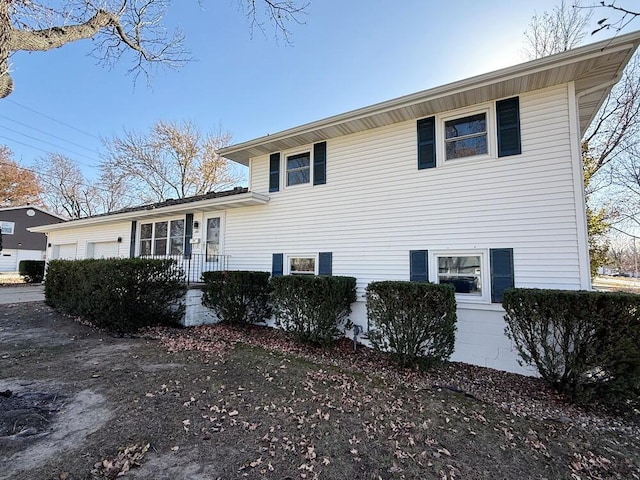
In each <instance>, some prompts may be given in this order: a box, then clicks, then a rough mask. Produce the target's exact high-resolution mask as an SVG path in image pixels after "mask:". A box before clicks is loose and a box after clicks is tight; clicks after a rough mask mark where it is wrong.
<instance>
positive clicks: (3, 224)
mask: <svg viewBox="0 0 640 480" xmlns="http://www.w3.org/2000/svg"><path fill="white" fill-rule="evenodd" d="M7 225H10V226H11V231H10V232H9V231H7V230H6V229H5V227H6V226H7ZM0 229H2V234H3V235H14V234H15V231H16V222H9V221H5V220H2V221H0Z"/></svg>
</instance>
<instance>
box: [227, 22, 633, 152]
mask: <svg viewBox="0 0 640 480" xmlns="http://www.w3.org/2000/svg"><path fill="white" fill-rule="evenodd" d="M639 43H640V31H638V32H632V33H629V34H626V35H622V36H620V37H616V38H613V39H607V40H603V41H601V42H598V43H594V44H590V45H585V46H583V47H579V48H576V49H573V50H568V51H566V52H562V53H558V54H556V55H551V56H548V57H543V58H540V59H536V60H532V61H530V62H526V63H522V64H518V65H514V66H511V67H507V68H504V69H501V70H496V71H493V72H489V73H485V74H482V75H477V76H475V77H471V78H468V79H464V80H460V81H456V82H453V83H449V84H446V85H442V86H439V87H435V88H432V89H429V90H423V91H421V92H417V93H413V94H410V95H406V96H403V97H399V98H396V99H392V100H387V101H385V102H381V103H377V104H375V105H371V106H368V107H364V108H360V109H356V110H352V111H349V112H346V113H342V114H339V115H335V116H331V117H328V118H325V119H322V120H318V121H315V122H311V123H307V124H304V125H300V126H297V127H294V128H290V129H287V130H283V131H281V132H278V133H275V134H272V135H265V136H263V137H259V138H256V139H253V140H249V141H247V142H243V143H239V144H236V145H232V146H229V147H226V148H223V149H221V150H219V152H218V153H219V154H220V155H222V156H224V157H226V158H229V159H231V160H234V161H236V162H238V163H241V164H243V165H248V164H249V160H250V158H251V157H253V156H255V155H256V152H257V151H258V150H265V148H264V147H266V146H268V145H273V144H276V143H283V142H284V143H286V141H287V140H291V141H292V142H294V139H295V138H296V137H298V136H302V135H309V136H312V137H313V136H315V137H317V140H315V141H321V140H327V139H328V138H329V137H327V136H326V135H325V136H324V138H323V130H325V131H326V130H327V129H329V128H332V127H340V126H341V125H346V124H347V123H348V122H354V121H358V120H366V119H368V118H372V117H374V116H375V115H380V114H383V113H388V112H393V111H399V110H401V109H403V108H409V107H411V106H413V105H416V104H421V103H425V102H429V101H433V100H437V99H441V98H445V97H450V96H453V95H456V94H459V93H461V92H464V91H468V90H471V89H478V88H483V87H489V86H491V85H497V84H500V83H503V82H507V81H509V80H513V79H515V78H518V77H525V76H527V75H533V74H535V73H539V72H544V71H549V70H552V69H557V68H560V67H563V66H568V65H572V64H575V63H578V62H586V61H589V60H591V59H594V58H597V57H601V56H603V55H612V54H614V53H616V52H624V51H628V54H627V55H625V56H624V57H623V58H624V59H623V61H621V62H620V68H618V75H617V76H618V78H619V75H620V74H621V72H622V70H623V68H624V65H626V62H628V60H629V58H630V57H631V55H632V54H633V52H634V51H635V49H636V48H637V47H638V44H639ZM561 83H564V82H561ZM551 85H553V83H550V85H549V86H551ZM531 90H533V89H531ZM524 91H526V90H524ZM604 91H605V90H603V92H604ZM606 91H607V92H608V90H606ZM520 93H522V92H520ZM600 104H601V102H600ZM434 113H437V112H434ZM594 115H595V112H593V113H592V114H590V117H591V118H593V116H594ZM417 118H418V117H417ZM398 121H403V120H398ZM391 123H395V122H389V124H391ZM294 143H295V142H294ZM301 144H302V143H301ZM261 147H262V148H261ZM272 151H277V149H276V150H272ZM263 153H264V152H263Z"/></svg>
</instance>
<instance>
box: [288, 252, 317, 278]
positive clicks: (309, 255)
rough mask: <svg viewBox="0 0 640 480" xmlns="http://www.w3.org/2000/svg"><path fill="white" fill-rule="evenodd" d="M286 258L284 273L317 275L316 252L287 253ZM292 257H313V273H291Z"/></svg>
mask: <svg viewBox="0 0 640 480" xmlns="http://www.w3.org/2000/svg"><path fill="white" fill-rule="evenodd" d="M285 258H286V262H287V263H286V267H285V268H286V272H285V274H286V275H317V274H318V254H317V253H299V254H297V253H296V254H287V255H285ZM294 258H313V273H311V272H308V273H307V272H304V273H300V272H298V273H292V272H291V260H292V259H294Z"/></svg>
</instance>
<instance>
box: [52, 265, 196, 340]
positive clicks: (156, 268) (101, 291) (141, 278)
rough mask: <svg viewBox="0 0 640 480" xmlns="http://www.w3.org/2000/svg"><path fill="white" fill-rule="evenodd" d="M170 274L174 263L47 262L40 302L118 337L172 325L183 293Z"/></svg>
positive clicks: (179, 311) (177, 318) (180, 312)
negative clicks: (156, 326) (41, 300)
mask: <svg viewBox="0 0 640 480" xmlns="http://www.w3.org/2000/svg"><path fill="white" fill-rule="evenodd" d="M175 273H176V265H175V261H174V260H152V259H143V258H127V259H107V260H94V259H91V260H52V261H50V262H49V266H48V269H47V277H46V281H45V289H44V293H45V302H46V303H47V304H48V305H50V306H52V307H54V308H56V309H57V310H61V311H63V312H65V313H68V314H70V315H77V316H80V317H82V318H83V319H84V320H86V321H88V322H89V323H91V324H92V325H94V326H96V327H99V328H104V329H107V330H109V331H114V332H119V333H127V332H134V331H136V330H138V329H139V328H141V327H145V326H148V325H157V324H175V323H177V322H179V321H180V319H181V318H182V315H183V309H184V306H183V305H182V304H181V302H180V301H181V299H182V298H183V296H184V293H185V291H186V287H185V285H184V283H183V282H182V281H181V280H180V278H179V277H178V276H176V274H175Z"/></svg>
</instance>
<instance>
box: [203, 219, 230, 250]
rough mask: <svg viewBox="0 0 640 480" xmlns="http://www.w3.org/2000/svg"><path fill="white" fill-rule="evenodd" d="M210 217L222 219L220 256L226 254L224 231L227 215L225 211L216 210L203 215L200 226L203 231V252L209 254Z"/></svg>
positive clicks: (219, 244) (219, 239)
mask: <svg viewBox="0 0 640 480" xmlns="http://www.w3.org/2000/svg"><path fill="white" fill-rule="evenodd" d="M210 218H219V219H220V237H219V238H218V256H219V257H220V256H222V255H224V237H225V235H224V232H225V215H224V212H216V213H210V214H206V215H203V217H202V222H201V223H202V226H201V227H200V231H201V232H202V234H201V236H202V240H201V242H202V251H201V252H200V253H201V254H203V255H205V258H206V254H207V222H208V221H209V219H210Z"/></svg>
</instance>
